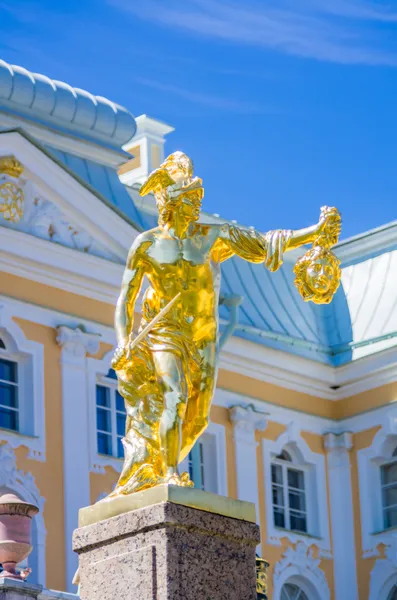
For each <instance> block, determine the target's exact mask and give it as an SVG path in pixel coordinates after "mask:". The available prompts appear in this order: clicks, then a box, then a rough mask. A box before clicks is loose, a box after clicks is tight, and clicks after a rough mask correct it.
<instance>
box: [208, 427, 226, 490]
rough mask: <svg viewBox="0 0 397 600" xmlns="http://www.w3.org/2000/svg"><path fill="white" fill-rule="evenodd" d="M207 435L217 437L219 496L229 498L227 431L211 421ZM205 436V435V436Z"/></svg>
mask: <svg viewBox="0 0 397 600" xmlns="http://www.w3.org/2000/svg"><path fill="white" fill-rule="evenodd" d="M205 433H207V434H208V435H213V436H214V437H215V447H216V475H217V492H216V493H217V494H218V495H219V496H227V495H228V489H227V466H226V456H227V453H226V431H225V427H224V426H223V425H219V423H214V422H213V421H210V422H209V424H208V427H207V429H206V430H205ZM204 435H205V434H204Z"/></svg>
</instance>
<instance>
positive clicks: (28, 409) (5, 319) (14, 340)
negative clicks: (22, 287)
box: [0, 302, 46, 461]
mask: <svg viewBox="0 0 397 600" xmlns="http://www.w3.org/2000/svg"><path fill="white" fill-rule="evenodd" d="M12 317H13V312H12V303H11V302H10V303H9V304H8V303H7V304H5V303H2V304H0V338H1V339H2V340H3V341H4V344H5V346H6V350H5V351H4V350H3V349H1V350H0V354H1V356H2V357H4V358H6V359H7V358H9V360H12V361H14V362H16V363H17V364H18V406H19V412H20V417H21V419H22V421H21V422H22V424H23V422H24V413H25V415H26V416H27V414H29V413H30V415H31V418H32V427H31V432H29V433H28V434H27V433H24V432H23V429H22V432H18V431H11V430H8V429H0V438H1V440H3V441H6V442H8V443H9V444H10V446H11V447H12V448H14V449H15V448H18V447H20V446H26V447H27V448H28V449H29V453H28V458H32V459H34V460H39V461H45V459H46V457H45V450H46V439H45V404H44V393H45V391H44V390H45V388H44V348H43V345H42V344H40V343H39V342H34V341H31V340H28V339H27V338H26V337H25V334H24V333H23V331H22V329H21V328H20V327H19V326H18V325H17V324H16V322H15V321H14V320H13V318H12ZM25 318H27V319H28V318H29V314H28V313H27V315H26V317H25ZM26 416H25V418H26ZM22 427H23V425H22Z"/></svg>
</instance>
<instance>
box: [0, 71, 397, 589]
mask: <svg viewBox="0 0 397 600" xmlns="http://www.w3.org/2000/svg"><path fill="white" fill-rule="evenodd" d="M171 132H172V128H171V127H169V126H168V125H165V124H164V123H161V122H159V121H157V120H155V119H152V118H149V117H147V116H146V115H142V116H140V117H138V118H136V119H135V118H134V117H133V116H132V115H131V114H130V113H129V112H128V111H127V110H126V109H124V108H122V107H119V106H117V105H115V104H114V103H112V102H110V101H108V100H105V99H103V98H98V97H94V96H92V95H91V94H89V93H88V92H85V91H83V90H76V89H73V88H71V87H70V86H68V85H67V84H65V83H62V82H57V81H51V80H49V79H48V78H47V77H44V76H41V75H37V74H32V73H29V72H28V71H26V70H25V69H23V68H21V67H14V66H10V65H8V64H6V63H4V62H2V61H0V257H1V262H0V489H1V490H2V491H4V489H9V490H13V491H16V492H17V493H18V494H19V495H21V496H22V497H23V498H24V499H25V500H28V501H31V502H33V503H35V504H37V505H38V506H39V508H40V512H39V514H38V515H37V517H35V521H34V528H33V536H34V551H33V553H32V555H31V556H30V557H29V559H28V561H29V566H31V567H32V570H33V573H32V576H31V580H32V582H35V581H36V582H39V583H42V584H44V585H45V586H46V587H48V588H52V589H58V590H65V591H69V592H73V591H75V590H76V588H75V587H74V586H73V585H72V579H73V576H74V573H75V571H76V567H77V560H76V557H75V556H74V555H73V552H72V549H71V538H72V532H73V530H74V528H75V527H76V525H77V514H78V510H79V508H81V507H83V506H87V505H89V504H91V503H94V502H96V501H98V500H99V499H101V498H103V497H104V496H105V495H107V494H108V493H109V492H110V491H111V490H112V488H113V486H114V484H115V482H116V480H117V477H118V473H119V472H120V470H121V465H122V445H121V438H122V436H123V430H124V418H125V410H124V405H123V402H122V401H121V397H120V396H119V394H118V392H117V381H116V379H115V374H114V372H113V371H112V370H111V368H110V360H111V356H112V352H113V349H114V347H115V343H116V340H115V333H114V330H113V315H114V307H115V302H116V299H117V296H118V293H119V288H120V283H121V278H122V273H123V268H124V264H125V260H126V256H127V252H128V249H129V247H130V246H131V244H132V242H133V240H134V239H135V237H136V236H137V235H138V234H139V232H140V231H142V230H143V229H146V228H150V227H153V226H154V224H155V223H156V218H157V216H156V207H155V202H154V199H153V198H152V197H148V198H144V199H141V198H140V197H139V194H138V190H139V185H140V184H141V183H142V181H144V179H145V178H146V176H147V175H148V173H149V172H150V171H151V170H152V169H153V168H156V167H157V166H159V164H160V163H161V161H162V160H163V158H164V144H165V136H167V135H168V134H171ZM171 139H172V138H171ZM171 144H172V143H171ZM170 151H171V147H170ZM197 171H198V174H199V171H200V165H199V157H197ZM208 193H210V190H208ZM214 209H216V207H215V206H214ZM202 219H203V220H207V221H209V222H211V221H216V220H219V218H218V217H215V216H211V215H208V214H203V215H202ZM282 225H285V224H282ZM296 225H297V226H300V225H301V224H296ZM302 253H303V251H302V252H301V254H302ZM336 253H337V254H338V256H339V258H340V259H341V261H342V267H343V270H342V271H343V274H342V284H341V287H340V289H339V291H338V292H337V294H336V296H335V299H334V301H333V302H332V303H331V305H329V306H315V305H310V304H304V303H303V302H302V300H301V298H300V296H299V295H298V293H297V291H296V290H295V288H294V285H293V272H292V269H293V265H294V262H295V261H296V258H297V256H298V255H297V254H296V253H291V254H292V256H287V257H286V262H285V264H284V265H283V267H282V268H281V269H280V271H278V272H277V273H268V272H267V271H266V270H265V269H264V268H263V266H261V265H251V264H248V263H244V262H243V261H241V260H239V259H235V258H233V259H231V260H230V261H227V262H226V263H224V265H223V266H222V276H223V282H222V303H221V307H220V323H221V351H220V370H219V377H218V385H217V390H216V393H215V397H214V401H213V406H212V410H211V423H210V426H209V427H208V430H207V431H206V433H205V434H204V435H203V437H202V439H201V440H200V442H199V443H198V444H197V445H196V447H195V448H194V450H193V451H192V453H191V455H190V457H189V459H188V460H187V461H186V465H184V466H185V468H186V469H187V470H189V471H190V473H191V475H192V477H193V479H194V481H195V484H196V486H197V487H201V488H202V489H205V490H208V491H212V492H216V493H218V494H223V495H228V496H230V497H232V498H239V499H242V500H248V501H250V502H253V503H254V504H255V505H256V509H257V519H258V523H259V524H260V526H261V536H262V539H261V546H260V548H258V553H259V554H260V555H261V556H263V557H264V558H266V560H268V561H269V562H270V565H271V566H270V573H269V597H270V598H272V599H274V600H396V599H397V533H396V532H397V529H396V527H397V404H396V400H397V346H396V342H397V286H396V273H397V223H392V224H389V225H386V226H385V227H383V228H380V229H378V230H374V231H370V232H367V233H365V234H363V235H360V236H357V237H356V238H354V239H351V240H347V241H345V242H343V243H340V244H339V245H338V247H337V248H336ZM137 311H138V313H139V302H138V308H137ZM138 321H139V314H137V322H138Z"/></svg>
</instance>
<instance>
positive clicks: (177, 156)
mask: <svg viewBox="0 0 397 600" xmlns="http://www.w3.org/2000/svg"><path fill="white" fill-rule="evenodd" d="M181 159H185V160H187V161H189V177H191V176H192V175H193V161H192V160H191V158H189V156H187V154H185V153H184V152H180V151H179V150H177V151H176V152H173V153H172V154H170V155H169V156H167V158H166V159H165V161H164V162H163V163H161V165H160V168H163V169H166V168H167V167H168V166H170V165H171V164H172V163H174V162H178V161H180V160H181ZM155 197H156V204H157V210H158V212H159V220H158V222H159V225H160V226H164V225H165V224H166V223H167V222H168V221H169V220H170V217H171V214H172V211H173V210H174V208H175V207H176V205H177V203H178V198H170V197H169V196H168V194H167V191H166V190H158V191H157V192H156V193H155Z"/></svg>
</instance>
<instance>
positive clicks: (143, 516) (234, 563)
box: [73, 486, 259, 600]
mask: <svg viewBox="0 0 397 600" xmlns="http://www.w3.org/2000/svg"><path fill="white" fill-rule="evenodd" d="M79 523H80V528H79V529H77V530H76V531H75V532H74V536H73V548H74V550H75V551H76V552H77V553H78V554H79V578H80V596H81V600H127V599H129V598H137V599H138V600H256V573H255V548H256V545H257V544H258V541H259V527H258V526H257V525H256V524H255V507H254V506H253V505H252V504H250V503H248V502H241V501H238V500H230V499H229V498H223V497H221V496H217V495H215V494H208V493H206V492H202V491H200V490H192V489H189V488H178V487H174V486H158V487H157V488H153V489H151V490H147V491H145V492H140V493H137V494H133V495H131V496H128V497H123V498H116V499H113V500H111V501H102V502H100V503H98V504H97V505H94V506H92V507H88V508H86V509H82V510H81V511H80V515H79Z"/></svg>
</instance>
